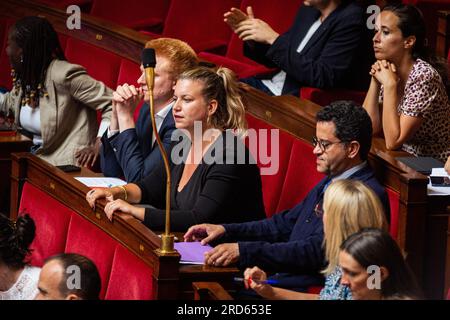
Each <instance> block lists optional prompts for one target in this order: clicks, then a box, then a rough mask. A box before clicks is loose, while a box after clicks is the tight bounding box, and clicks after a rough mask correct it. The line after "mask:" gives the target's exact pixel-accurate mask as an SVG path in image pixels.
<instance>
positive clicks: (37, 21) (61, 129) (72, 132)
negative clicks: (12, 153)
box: [0, 16, 112, 166]
mask: <svg viewBox="0 0 450 320" xmlns="http://www.w3.org/2000/svg"><path fill="white" fill-rule="evenodd" d="M6 53H7V55H8V58H9V61H10V64H11V67H12V78H13V86H14V87H13V89H12V91H11V92H8V93H5V94H2V93H0V111H3V112H7V111H8V112H9V110H12V112H11V113H13V114H14V118H15V123H16V124H17V125H18V126H20V127H21V129H22V132H24V133H25V134H26V135H28V136H30V137H31V138H32V139H33V144H34V146H33V147H32V152H33V153H35V154H36V155H38V156H39V157H41V158H42V159H44V160H46V161H48V162H50V163H51V164H53V165H68V164H71V165H81V166H90V165H93V164H94V162H95V160H96V159H97V156H98V153H99V148H100V137H101V136H102V134H103V132H104V131H105V130H106V129H107V127H108V125H109V122H110V118H111V110H112V102H111V99H112V90H111V89H109V88H108V87H106V86H105V85H104V84H103V83H102V82H100V81H96V80H95V79H93V78H91V77H90V76H89V75H88V74H87V73H86V70H85V69H84V68H83V67H81V66H79V65H75V64H71V63H69V62H67V61H66V59H65V56H64V53H63V51H62V49H61V45H60V43H59V40H58V35H57V33H56V31H55V30H54V29H53V27H52V25H51V24H50V23H49V22H48V21H47V20H46V19H45V18H41V17H34V16H33V17H24V18H22V19H20V20H18V21H17V22H16V23H15V24H14V25H13V26H12V27H11V29H10V31H9V34H8V43H7V47H6ZM97 111H101V113H102V122H101V124H100V129H99V126H98V124H97Z"/></svg>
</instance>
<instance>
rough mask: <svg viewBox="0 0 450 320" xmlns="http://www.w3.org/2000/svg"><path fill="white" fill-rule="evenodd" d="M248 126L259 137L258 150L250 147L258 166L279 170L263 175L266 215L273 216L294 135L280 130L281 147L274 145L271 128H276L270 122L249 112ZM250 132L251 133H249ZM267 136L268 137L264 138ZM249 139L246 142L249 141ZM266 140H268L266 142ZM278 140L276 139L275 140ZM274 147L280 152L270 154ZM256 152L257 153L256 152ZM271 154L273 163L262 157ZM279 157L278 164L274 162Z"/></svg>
mask: <svg viewBox="0 0 450 320" xmlns="http://www.w3.org/2000/svg"><path fill="white" fill-rule="evenodd" d="M247 121H248V127H249V128H251V129H255V130H256V133H257V137H258V139H257V140H258V148H257V149H258V150H255V149H253V148H251V147H250V152H251V153H252V155H253V157H254V158H255V159H256V161H257V163H258V166H259V167H260V168H264V167H266V168H268V167H270V166H272V167H273V168H277V171H276V173H275V174H273V175H263V174H262V175H261V180H262V189H263V198H264V207H265V210H266V215H267V216H268V217H271V216H272V215H273V214H274V213H275V212H276V210H277V206H278V202H279V199H280V195H281V190H282V187H283V182H284V180H285V176H286V171H287V168H288V162H289V158H290V153H291V148H292V144H293V142H294V137H292V136H291V135H289V134H287V133H285V132H283V131H281V130H279V148H277V146H276V145H275V146H273V145H272V141H271V139H270V137H271V133H270V132H271V130H273V129H276V128H274V127H273V126H271V125H270V124H268V123H266V122H264V121H261V120H259V119H257V118H255V117H253V116H251V115H249V114H247ZM263 130H265V132H267V135H266V136H264V135H262V132H263ZM249 134H250V133H249ZM265 137H267V139H264V138H265ZM248 141H249V140H248V139H247V140H246V142H247V143H248ZM266 141H267V142H268V143H267V144H266ZM274 142H276V140H275V141H274ZM265 146H267V148H266V150H261V147H263V148H264V147H265ZM272 148H273V149H274V152H275V153H277V154H278V156H277V155H275V154H270V153H271V150H272ZM255 153H256V154H255ZM258 154H259V155H258ZM261 156H262V157H266V156H269V157H271V159H272V163H268V164H263V163H262V162H264V163H267V161H266V160H265V159H263V158H262V157H261ZM277 159H278V164H276V163H274V162H276V160H277ZM262 160H263V161H262Z"/></svg>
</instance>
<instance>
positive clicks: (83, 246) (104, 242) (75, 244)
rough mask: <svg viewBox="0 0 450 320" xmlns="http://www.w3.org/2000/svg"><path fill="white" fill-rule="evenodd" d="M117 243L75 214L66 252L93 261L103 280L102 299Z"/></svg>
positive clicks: (70, 225)
mask: <svg viewBox="0 0 450 320" xmlns="http://www.w3.org/2000/svg"><path fill="white" fill-rule="evenodd" d="M116 245H117V242H116V241H115V240H114V239H112V238H111V237H110V236H108V235H107V234H106V233H104V232H101V231H100V230H99V229H98V228H97V227H96V226H94V225H93V224H92V223H89V222H88V221H87V220H85V219H84V218H82V217H80V216H79V215H78V214H76V213H73V214H72V219H71V221H70V224H69V230H68V232H67V241H66V248H65V250H64V252H67V253H78V254H81V255H83V256H85V257H87V258H89V259H91V260H92V261H93V262H94V263H95V265H96V266H97V269H98V272H99V273H100V278H101V279H102V290H101V293H100V298H101V299H103V298H104V297H105V293H106V286H107V284H108V282H109V274H110V272H111V266H112V260H113V257H114V251H115V249H116Z"/></svg>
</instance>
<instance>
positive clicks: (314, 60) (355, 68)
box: [244, 3, 374, 95]
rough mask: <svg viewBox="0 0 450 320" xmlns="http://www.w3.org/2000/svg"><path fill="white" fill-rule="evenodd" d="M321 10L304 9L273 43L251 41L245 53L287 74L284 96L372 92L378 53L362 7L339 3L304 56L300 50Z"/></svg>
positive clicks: (310, 43) (246, 44)
mask: <svg viewBox="0 0 450 320" xmlns="http://www.w3.org/2000/svg"><path fill="white" fill-rule="evenodd" d="M319 17H320V11H319V10H317V9H315V8H313V7H310V6H304V5H302V6H301V7H300V9H299V11H298V13H297V16H296V18H295V21H294V24H293V25H292V27H291V28H290V29H289V31H288V32H286V33H284V34H282V35H281V36H279V37H278V38H277V39H276V40H275V42H274V43H273V44H272V45H270V46H269V45H265V44H261V43H256V42H253V41H247V42H246V43H245V45H244V54H245V55H246V56H247V57H249V58H251V59H253V60H255V61H257V62H259V63H261V64H264V65H266V66H267V67H271V68H279V69H281V70H284V71H285V72H286V73H287V77H286V81H285V84H284V87H283V91H282V94H294V95H298V91H299V89H300V88H301V87H305V86H307V87H317V88H322V89H327V88H346V89H360V90H361V89H367V87H368V85H369V80H370V77H369V74H368V72H369V70H370V64H371V63H373V61H374V60H373V59H374V58H373V49H372V48H371V45H372V43H371V41H370V38H369V32H368V29H367V27H366V21H365V13H364V11H363V9H362V8H361V7H360V6H358V5H356V4H354V3H351V4H347V5H340V6H339V7H338V8H336V10H334V11H333V12H332V13H331V14H330V15H329V16H328V17H327V18H326V19H325V20H324V21H323V23H322V24H321V26H320V27H319V28H318V29H317V31H316V32H315V33H314V34H313V36H312V38H311V39H310V40H309V41H308V43H307V44H306V46H305V47H304V49H303V50H302V52H301V53H298V52H297V49H298V47H299V45H300V43H301V41H302V40H303V38H304V37H305V35H306V33H307V32H308V30H309V28H310V27H311V25H312V24H313V23H314V22H315V21H317V19H318V18H319Z"/></svg>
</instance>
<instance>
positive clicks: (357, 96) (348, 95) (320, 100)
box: [300, 87, 366, 107]
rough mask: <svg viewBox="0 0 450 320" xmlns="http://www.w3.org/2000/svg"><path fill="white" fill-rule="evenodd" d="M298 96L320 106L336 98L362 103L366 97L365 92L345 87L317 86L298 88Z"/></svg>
mask: <svg viewBox="0 0 450 320" xmlns="http://www.w3.org/2000/svg"><path fill="white" fill-rule="evenodd" d="M300 98H302V99H306V100H309V101H312V102H314V103H316V104H318V105H320V106H322V107H323V106H326V105H329V104H330V103H331V102H333V101H337V100H352V101H355V102H356V103H358V104H360V105H362V104H363V102H364V99H365V98H366V92H364V91H355V90H345V89H333V90H328V89H327V90H323V89H319V88H312V87H303V88H301V89H300Z"/></svg>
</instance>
